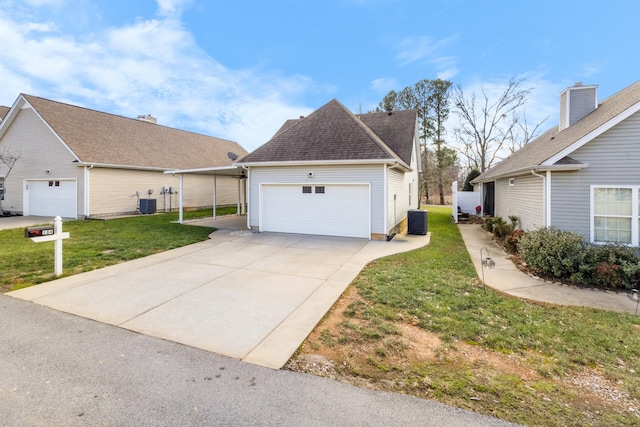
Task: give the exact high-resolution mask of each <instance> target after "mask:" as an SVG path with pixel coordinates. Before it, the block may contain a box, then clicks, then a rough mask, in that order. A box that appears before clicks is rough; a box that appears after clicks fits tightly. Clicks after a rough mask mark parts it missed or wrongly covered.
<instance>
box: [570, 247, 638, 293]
mask: <svg viewBox="0 0 640 427" xmlns="http://www.w3.org/2000/svg"><path fill="white" fill-rule="evenodd" d="M639 262H640V258H639V256H638V251H637V249H634V248H631V247H628V246H623V245H613V244H607V245H594V244H589V245H586V247H585V250H584V253H583V256H582V261H581V263H580V265H579V266H578V270H577V271H576V272H574V273H573V274H572V275H571V277H570V280H571V281H573V282H576V283H581V284H588V285H596V286H600V287H606V288H628V289H630V288H632V287H634V285H635V284H636V283H637V282H638V279H640V264H639Z"/></svg>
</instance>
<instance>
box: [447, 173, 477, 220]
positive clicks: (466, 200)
mask: <svg viewBox="0 0 640 427" xmlns="http://www.w3.org/2000/svg"><path fill="white" fill-rule="evenodd" d="M451 194H452V198H451V211H452V212H451V213H452V214H453V218H454V219H455V221H456V222H458V215H457V214H456V212H457V210H458V208H460V210H461V211H462V212H463V213H467V214H469V215H475V214H476V206H482V203H481V199H480V192H479V191H458V181H454V182H453V184H452V185H451Z"/></svg>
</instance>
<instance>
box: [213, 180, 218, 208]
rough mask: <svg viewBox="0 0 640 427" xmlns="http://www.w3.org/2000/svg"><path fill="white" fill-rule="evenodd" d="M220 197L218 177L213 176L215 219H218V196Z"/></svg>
mask: <svg viewBox="0 0 640 427" xmlns="http://www.w3.org/2000/svg"><path fill="white" fill-rule="evenodd" d="M217 195H218V175H216V174H215V173H214V174H213V219H216V205H217V201H216V196H217Z"/></svg>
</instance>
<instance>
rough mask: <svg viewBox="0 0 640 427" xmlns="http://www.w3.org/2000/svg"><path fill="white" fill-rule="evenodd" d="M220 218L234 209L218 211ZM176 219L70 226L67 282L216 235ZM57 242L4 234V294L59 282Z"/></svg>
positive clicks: (0, 256)
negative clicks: (70, 277)
mask: <svg viewBox="0 0 640 427" xmlns="http://www.w3.org/2000/svg"><path fill="white" fill-rule="evenodd" d="M216 212H217V214H218V215H224V214H229V213H235V207H225V208H219V209H217V211H216ZM210 215H211V210H202V211H191V212H185V213H184V219H194V218H200V217H207V216H210ZM177 219H178V214H177V213H162V214H155V215H144V216H136V217H129V218H119V219H110V220H107V221H102V220H79V221H67V222H65V223H64V224H63V230H64V231H68V232H69V233H70V235H71V237H70V238H69V239H67V240H65V241H64V242H63V255H64V256H63V276H68V275H72V274H77V273H80V272H84V271H90V270H94V269H96V268H101V267H105V266H108V265H113V264H117V263H120V262H123V261H128V260H132V259H135V258H140V257H144V256H147V255H151V254H154V253H158V252H162V251H166V250H169V249H173V248H177V247H180V246H185V245H188V244H191V243H195V242H200V241H203V240H206V239H207V236H208V235H209V234H210V233H211V231H212V229H210V228H206V227H195V226H186V225H181V224H177V223H175V221H177ZM53 245H54V243H53V242H44V243H35V242H33V241H31V239H27V238H25V237H24V229H11V230H1V231H0V290H1V291H3V292H6V291H11V290H15V289H19V288H24V287H28V286H32V285H35V284H38V283H42V282H45V281H48V280H52V279H55V278H56V277H55V275H54V273H53V263H54V260H53V252H54V251H53Z"/></svg>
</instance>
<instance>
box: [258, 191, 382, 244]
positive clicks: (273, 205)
mask: <svg viewBox="0 0 640 427" xmlns="http://www.w3.org/2000/svg"><path fill="white" fill-rule="evenodd" d="M305 186H306V185H305ZM302 187H303V185H263V186H262V187H261V192H262V206H261V212H262V215H261V222H260V229H261V230H262V231H275V232H286V233H299V234H319V235H328V236H348V237H362V238H369V237H370V225H369V222H370V203H369V186H368V185H322V184H314V185H309V186H307V187H311V191H312V192H311V193H303V192H302ZM316 187H323V188H324V193H317V192H316Z"/></svg>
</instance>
